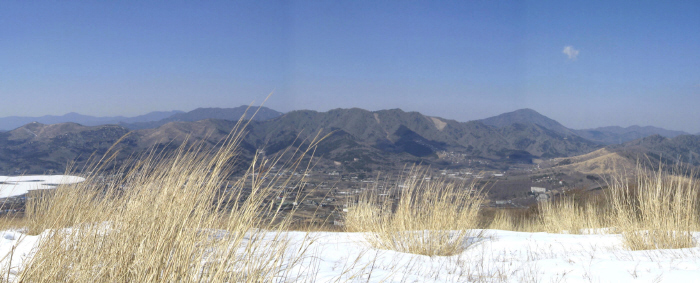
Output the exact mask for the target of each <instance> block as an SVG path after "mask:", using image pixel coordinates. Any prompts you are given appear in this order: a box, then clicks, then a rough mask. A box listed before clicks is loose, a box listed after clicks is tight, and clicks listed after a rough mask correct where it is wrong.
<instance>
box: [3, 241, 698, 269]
mask: <svg viewBox="0 0 700 283" xmlns="http://www.w3.org/2000/svg"><path fill="white" fill-rule="evenodd" d="M486 233H487V234H488V237H486V238H483V239H481V240H479V241H478V242H476V243H475V244H474V245H473V246H471V247H470V248H469V249H468V250H466V251H465V252H463V253H462V254H459V255H455V256H450V257H427V256H420V255H414V254H406V253H398V252H394V251H388V250H377V249H373V248H370V247H369V246H368V245H367V244H366V243H365V241H364V238H363V236H362V234H359V233H330V232H318V233H311V234H309V235H307V234H306V233H303V232H290V233H289V236H290V238H291V240H292V242H293V243H294V244H293V245H292V246H291V247H290V249H292V250H294V249H296V248H298V245H309V251H308V252H307V253H306V254H305V259H304V261H303V263H302V264H299V265H296V266H295V267H293V268H292V269H291V270H289V271H290V272H289V273H288V274H287V276H286V279H285V280H284V281H288V282H295V281H304V282H347V281H349V282H700V248H690V249H679V250H653V251H628V250H625V249H624V248H623V246H622V244H621V238H620V235H615V234H607V235H606V234H601V235H567V234H550V233H523V232H511V231H500V230H487V231H486ZM0 235H2V238H0V258H3V257H4V256H5V255H6V254H9V252H10V251H11V250H12V248H13V246H14V247H15V251H14V255H13V257H12V264H11V266H12V269H11V274H14V273H16V272H17V270H18V268H20V265H21V262H22V261H23V260H26V258H27V257H28V256H30V255H31V250H32V248H33V247H35V245H36V243H37V242H38V237H39V236H25V235H23V234H22V233H19V232H17V231H5V232H0ZM695 236H696V239H698V238H700V233H698V234H696V235H695ZM8 258H9V256H8V257H4V259H2V261H0V267H2V268H3V269H4V270H3V271H2V272H0V273H5V271H6V270H7V269H6V268H7V259H8ZM5 274H6V273H5ZM10 277H12V276H10Z"/></svg>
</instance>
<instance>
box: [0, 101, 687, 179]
mask: <svg viewBox="0 0 700 283" xmlns="http://www.w3.org/2000/svg"><path fill="white" fill-rule="evenodd" d="M246 109H248V107H247V106H241V107H237V108H199V109H195V110H193V111H190V112H186V113H185V112H176V113H174V114H172V115H170V116H167V117H165V118H161V119H158V120H152V121H144V120H138V121H136V122H132V123H127V122H122V123H119V125H98V126H89V125H80V124H77V123H59V124H50V125H47V124H43V123H39V122H33V123H29V124H25V125H23V126H21V127H18V128H15V129H14V130H11V131H7V132H3V133H0V172H9V173H13V172H15V171H20V172H32V173H41V172H45V171H46V170H54V171H59V170H64V169H65V166H66V164H67V163H68V162H69V161H71V160H73V161H76V162H77V163H76V164H77V165H78V166H79V165H80V164H81V162H83V163H84V162H85V161H86V160H87V158H88V157H89V156H90V155H91V154H93V153H96V154H100V153H104V152H105V151H106V150H107V149H108V148H109V147H110V146H111V145H112V144H113V143H114V142H115V141H117V140H118V139H119V138H121V137H122V136H124V135H126V134H127V133H129V135H128V136H127V137H126V138H124V139H123V140H122V141H121V143H120V144H119V146H118V147H119V149H120V150H121V153H120V154H122V155H123V156H124V157H127V156H129V155H131V154H134V153H137V152H138V151H142V150H144V149H147V148H150V147H153V146H155V147H161V148H165V147H167V146H172V145H175V144H178V143H179V142H181V141H183V139H184V138H185V137H187V136H188V135H189V136H190V138H193V139H205V140H206V141H205V142H206V143H207V144H210V145H212V146H214V145H216V144H217V143H218V142H219V141H220V139H221V138H223V137H224V136H225V135H226V134H228V133H229V132H230V131H231V129H232V128H233V127H234V125H235V123H236V122H235V121H237V120H238V119H239V118H240V117H241V116H242V115H243V113H244V112H245V111H246ZM254 111H258V112H257V115H256V116H254V117H253V121H251V122H250V123H249V125H248V127H247V128H246V135H245V136H244V139H243V142H242V145H241V151H242V154H243V155H244V156H250V155H252V154H253V153H254V152H256V151H257V150H260V149H264V150H265V151H266V152H267V154H275V153H278V152H280V151H281V150H282V149H284V148H287V147H288V146H290V145H291V146H301V145H302V144H305V143H306V144H308V141H309V140H311V139H313V138H314V137H315V136H317V135H320V136H326V135H327V137H326V138H325V139H324V140H323V142H322V143H320V144H319V146H318V147H317V148H316V152H315V154H316V155H317V156H320V157H322V159H323V160H326V161H327V162H331V161H334V162H341V163H343V164H346V165H345V166H347V167H350V168H349V169H352V170H372V169H373V168H377V167H381V166H388V165H397V166H399V165H400V164H405V163H406V162H420V163H424V164H434V165H435V166H448V165H449V164H448V163H446V162H445V159H444V158H443V157H444V156H446V155H458V156H462V157H464V158H479V159H485V160H490V161H492V162H495V163H499V164H506V165H504V166H507V164H513V163H531V162H532V161H533V160H535V159H550V158H557V157H572V156H577V155H582V154H587V153H590V152H593V151H595V150H598V149H601V148H603V147H604V146H605V145H606V144H611V143H619V142H620V141H622V142H623V144H622V145H617V147H619V148H630V149H631V148H636V149H637V151H638V152H641V151H642V150H639V148H643V149H644V150H643V151H644V152H648V153H652V154H659V155H664V156H668V158H670V157H671V156H673V155H677V156H680V157H676V159H678V160H679V161H682V162H686V161H688V162H689V163H690V164H697V163H698V161H700V157H698V156H697V155H696V153H699V152H700V142H698V138H699V137H698V136H692V135H684V134H685V133H683V132H674V131H667V130H663V129H659V128H653V127H643V128H642V127H629V128H619V127H606V128H598V129H592V130H573V129H569V128H566V127H564V126H562V125H561V124H559V123H558V122H556V121H554V120H552V119H550V118H547V117H545V116H543V115H541V114H539V113H537V112H536V111H534V110H531V109H522V110H517V111H514V112H510V113H504V114H501V115H499V116H495V117H491V118H487V119H483V120H477V121H469V122H458V121H455V120H449V119H444V118H440V117H431V116H426V115H423V114H421V113H418V112H405V111H402V110H400V109H390V110H380V111H367V110H363V109H358V108H352V109H334V110H330V111H327V112H317V111H311V110H298V111H291V112H289V113H284V114H283V113H281V112H278V111H275V110H272V109H269V108H265V107H260V108H258V107H252V108H250V109H248V115H247V117H251V115H250V114H252V112H254ZM159 115H160V116H159ZM159 115H155V114H154V115H153V116H152V117H155V118H160V117H162V116H164V115H165V114H164V113H161V114H159ZM64 116H65V115H64ZM143 116H146V115H143ZM139 117H141V118H143V117H142V116H139ZM105 118H106V117H105ZM134 118H136V117H134ZM124 121H127V120H124ZM130 121H134V120H130ZM649 134H653V135H651V136H649ZM662 134H663V135H666V136H669V137H663V136H661V135H662ZM645 135H646V136H645ZM637 136H644V137H643V138H642V139H636V140H632V141H630V139H632V138H634V137H637ZM611 141H614V142H611ZM688 152H690V154H688ZM630 156H631V155H630ZM668 158H667V159H668ZM669 162H671V160H670V159H669Z"/></svg>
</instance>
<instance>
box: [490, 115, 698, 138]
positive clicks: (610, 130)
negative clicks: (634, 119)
mask: <svg viewBox="0 0 700 283" xmlns="http://www.w3.org/2000/svg"><path fill="white" fill-rule="evenodd" d="M479 121H481V122H483V123H484V124H486V125H490V126H494V127H498V128H501V127H506V126H510V125H513V124H536V125H540V126H542V127H544V128H546V129H549V130H552V131H555V132H558V133H561V134H563V135H566V136H570V135H576V136H579V137H582V138H584V139H587V140H591V141H594V142H597V143H600V144H620V143H625V142H628V141H632V140H636V139H640V138H644V137H648V136H651V135H661V136H664V137H667V138H674V137H677V136H680V135H688V133H686V132H683V131H672V130H666V129H662V128H658V127H652V126H645V127H640V126H630V127H626V128H623V127H618V126H609V127H599V128H595V129H583V130H575V129H570V128H567V127H565V126H563V125H562V124H560V123H559V122H557V121H555V120H553V119H550V118H549V117H547V116H544V115H542V114H540V113H538V112H537V111H535V110H532V109H529V108H525V109H519V110H515V111H513V112H507V113H503V114H500V115H497V116H494V117H490V118H486V119H481V120H479Z"/></svg>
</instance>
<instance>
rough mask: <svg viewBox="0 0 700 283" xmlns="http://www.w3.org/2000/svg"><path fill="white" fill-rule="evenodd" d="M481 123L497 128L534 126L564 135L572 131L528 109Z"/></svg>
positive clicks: (494, 117) (508, 113) (504, 114)
mask: <svg viewBox="0 0 700 283" xmlns="http://www.w3.org/2000/svg"><path fill="white" fill-rule="evenodd" d="M480 121H481V122H482V123H484V124H486V125H489V126H494V127H498V128H502V127H507V126H510V125H513V124H536V125H540V126H541V127H544V128H546V129H549V130H552V131H555V132H559V133H561V134H564V135H571V134H573V131H572V130H571V129H569V128H567V127H564V126H563V125H562V124H559V122H557V121H555V120H552V119H550V118H549V117H547V116H544V115H542V114H540V113H539V112H537V111H535V110H532V109H530V108H523V109H518V110H515V111H512V112H507V113H503V114H501V115H498V116H493V117H490V118H486V119H482V120H480Z"/></svg>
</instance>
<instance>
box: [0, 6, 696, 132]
mask: <svg viewBox="0 0 700 283" xmlns="http://www.w3.org/2000/svg"><path fill="white" fill-rule="evenodd" d="M273 90H274V94H273V96H272V98H271V99H270V100H269V101H268V102H267V104H266V106H268V107H270V108H273V109H276V110H279V111H285V112H286V111H290V110H298V109H312V110H319V111H326V110H329V109H333V108H350V107H360V108H364V109H368V110H380V109H390V108H401V109H403V110H406V111H419V112H422V113H424V114H426V115H433V116H440V117H444V118H450V119H455V120H458V121H468V120H473V119H480V118H486V117H489V116H493V115H497V114H500V113H503V112H508V111H513V110H516V109H519V108H532V109H535V110H537V111H538V112H540V113H542V114H544V115H547V116H548V117H550V118H553V119H555V120H557V121H559V122H561V123H562V124H564V125H565V126H567V127H571V128H578V129H580V128H591V127H598V126H609V125H619V126H630V125H635V124H637V125H653V126H658V127H664V128H668V129H673V130H685V131H688V132H691V133H697V132H700V1H580V2H575V1H551V2H548V1H454V2H448V1H424V2H420V1H250V2H240V1H220V2H216V1H45V2H42V1H1V2H0V117H4V116H14V115H17V116H41V115H47V114H52V115H62V114H65V113H68V112H78V113H81V114H87V115H95V116H113V115H125V116H135V115H139V114H145V113H147V112H150V111H155V110H184V111H189V110H192V109H194V108H197V107H235V106H239V105H242V104H249V103H250V102H252V101H254V100H255V101H257V102H258V103H259V102H261V100H262V99H263V98H264V97H265V96H267V94H268V93H270V92H271V91H273Z"/></svg>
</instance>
